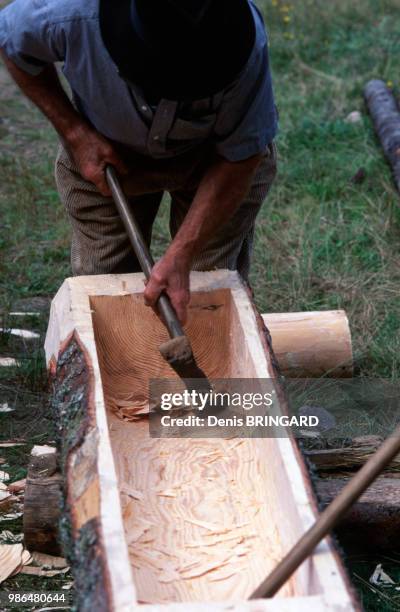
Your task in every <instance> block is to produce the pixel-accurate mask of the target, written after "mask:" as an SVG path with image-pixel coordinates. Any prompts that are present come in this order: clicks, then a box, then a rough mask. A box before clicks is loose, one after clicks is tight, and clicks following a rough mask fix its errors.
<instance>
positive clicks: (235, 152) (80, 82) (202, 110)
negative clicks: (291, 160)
mask: <svg viewBox="0 0 400 612" xmlns="http://www.w3.org/2000/svg"><path fill="white" fill-rule="evenodd" d="M250 5H251V9H252V12H253V16H254V20H255V23H256V40H255V44H254V48H253V50H252V53H251V55H250V58H249V60H248V62H247V64H246V66H245V68H244V69H243V70H242V72H241V73H240V75H239V76H238V78H237V79H236V80H235V82H234V83H232V84H231V85H230V86H229V87H227V88H226V89H225V90H223V91H221V92H219V93H218V94H216V95H213V96H211V97H209V98H207V99H203V100H196V101H193V102H189V103H188V102H186V103H182V102H176V101H171V100H165V99H161V100H160V102H159V103H158V105H157V106H156V107H154V108H152V107H151V106H150V105H149V104H148V103H147V102H146V100H145V98H144V95H143V92H142V90H141V88H139V87H137V86H135V85H128V84H127V83H126V82H125V81H124V80H123V79H122V78H121V77H120V76H119V74H118V70H117V67H116V65H115V64H114V62H113V61H112V59H111V57H110V55H109V54H108V52H107V50H106V48H105V46H104V44H103V41H102V37H101V32H100V26H99V10H98V0H15V1H14V2H12V3H11V4H9V5H8V6H7V7H6V8H4V9H3V10H2V11H1V12H0V47H2V48H3V50H4V52H5V53H6V55H7V56H8V57H9V58H10V59H11V60H12V61H13V62H14V63H15V64H16V65H17V66H18V67H19V68H21V69H22V70H25V71H26V72H28V73H30V74H32V75H37V74H40V72H41V71H42V70H43V67H44V66H45V65H46V64H49V63H54V62H62V63H63V73H64V75H65V77H66V79H67V81H68V82H69V84H70V86H71V90H72V93H73V99H74V103H75V105H76V107H77V108H78V110H79V111H80V112H81V113H82V115H84V116H85V117H86V118H87V120H88V121H89V122H90V123H91V124H92V125H93V126H94V127H95V128H96V129H97V130H98V131H99V132H100V133H101V134H103V135H104V136H106V137H108V138H110V139H111V140H114V141H116V142H118V143H122V144H124V145H126V146H128V147H130V148H132V149H133V150H134V151H135V152H137V153H140V154H142V155H147V156H151V157H153V158H163V157H174V156H176V155H179V154H181V153H184V152H187V151H189V150H191V149H194V148H195V147H196V146H199V145H202V144H204V143H205V142H212V143H214V146H215V151H216V152H217V153H218V154H219V155H221V156H222V157H223V158H225V159H227V160H230V161H240V160H243V159H247V158H249V157H251V156H253V155H256V154H258V153H262V152H263V151H264V150H265V148H266V146H267V145H268V144H269V143H270V142H271V141H272V140H273V138H274V136H275V134H276V131H277V115H276V109H275V105H274V98H273V91H272V82H271V73H270V68H269V59H268V43H267V35H266V32H265V26H264V22H263V19H262V16H261V14H260V12H259V11H258V9H257V8H256V7H255V5H254V4H252V3H251V2H250ZM238 44H240V41H238ZM132 61H135V60H134V58H133V59H132ZM139 61H140V59H139Z"/></svg>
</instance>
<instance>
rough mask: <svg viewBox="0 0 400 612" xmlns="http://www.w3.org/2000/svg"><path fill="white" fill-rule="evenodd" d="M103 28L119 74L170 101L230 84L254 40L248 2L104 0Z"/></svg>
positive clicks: (202, 94) (208, 93) (210, 92)
mask: <svg viewBox="0 0 400 612" xmlns="http://www.w3.org/2000/svg"><path fill="white" fill-rule="evenodd" d="M100 28H101V34H102V38H103V42H104V44H105V46H106V48H107V50H108V52H109V54H110V55H111V58H112V59H113V61H114V62H115V64H116V65H117V67H118V70H119V72H120V74H121V76H122V77H123V78H125V79H126V80H128V81H130V82H132V83H135V84H137V85H140V86H141V87H142V88H143V89H144V90H145V91H149V92H151V93H152V95H153V97H157V98H161V97H163V98H167V99H171V100H194V99H201V98H205V97H208V96H211V95H213V94H215V93H217V92H218V91H221V90H222V89H224V88H225V87H227V85H229V84H230V83H232V82H233V81H234V79H235V77H236V76H237V75H238V74H239V73H240V71H241V70H242V69H243V67H244V66H245V64H246V62H247V60H248V59H249V57H250V53H251V51H252V49H253V46H254V41H255V23H254V19H253V15H252V11H251V7H250V5H249V2H248V0H100Z"/></svg>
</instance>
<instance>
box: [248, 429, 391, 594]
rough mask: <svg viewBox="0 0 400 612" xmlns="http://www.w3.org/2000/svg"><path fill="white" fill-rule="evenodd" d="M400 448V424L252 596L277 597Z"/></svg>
mask: <svg viewBox="0 0 400 612" xmlns="http://www.w3.org/2000/svg"><path fill="white" fill-rule="evenodd" d="M399 452H400V425H399V426H398V427H397V428H396V430H395V431H394V432H393V434H392V435H391V436H390V437H389V438H387V439H386V440H385V442H384V443H383V444H382V446H381V447H380V448H379V449H378V450H377V451H376V453H375V454H374V455H373V456H372V457H371V458H370V459H369V461H367V463H366V464H365V465H364V466H363V467H362V468H361V469H360V471H359V472H357V474H356V475H355V476H354V477H353V478H352V479H351V480H350V481H349V482H348V484H347V485H346V486H345V487H344V488H343V489H342V491H341V492H340V493H339V495H338V496H337V497H336V498H335V499H334V501H333V502H332V503H331V504H330V505H329V506H328V507H327V508H326V509H325V510H324V511H323V512H322V514H321V515H320V516H319V518H318V519H317V520H316V522H315V523H314V525H313V526H312V527H311V528H310V529H309V530H308V531H306V533H305V534H304V535H303V536H302V537H301V538H300V540H299V541H298V542H297V544H295V546H294V547H293V548H292V549H291V550H290V552H289V553H288V554H287V555H286V557H285V558H284V559H283V560H282V561H281V562H280V563H279V564H278V565H277V567H276V568H275V569H274V570H273V571H272V572H271V574H270V575H269V576H268V577H267V578H266V580H264V581H263V582H262V583H261V585H260V586H259V587H258V588H257V589H256V590H255V591H254V593H253V594H252V595H251V599H258V598H260V597H267V598H269V597H273V596H274V595H275V594H276V593H277V592H278V591H279V589H280V588H281V587H282V586H283V585H284V584H285V582H286V581H287V580H289V578H290V577H291V576H292V574H293V573H294V572H295V571H296V570H297V568H298V567H299V566H300V565H301V564H302V563H303V561H305V560H306V559H307V557H309V556H310V555H311V554H312V552H313V551H314V549H315V547H316V546H317V545H318V544H319V543H320V542H321V540H323V539H324V537H326V536H327V535H328V534H329V533H330V531H331V530H332V529H333V528H334V527H335V526H336V525H337V523H338V522H339V521H340V520H341V519H342V517H343V516H344V514H345V513H346V512H347V511H348V510H349V509H350V508H351V507H352V506H353V504H354V503H355V502H356V501H357V499H358V498H359V497H361V495H362V494H363V493H364V491H366V489H367V488H368V487H369V486H370V484H372V483H373V481H374V480H375V479H376V478H377V476H379V474H381V472H382V471H383V470H384V469H385V467H386V466H387V465H389V463H390V462H391V461H392V460H393V459H394V457H396V455H397V454H398V453H399Z"/></svg>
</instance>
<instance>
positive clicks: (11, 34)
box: [0, 0, 64, 75]
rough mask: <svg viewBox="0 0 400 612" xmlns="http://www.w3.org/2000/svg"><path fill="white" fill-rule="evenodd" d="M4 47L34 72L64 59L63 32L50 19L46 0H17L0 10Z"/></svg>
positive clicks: (5, 50) (0, 29)
mask: <svg viewBox="0 0 400 612" xmlns="http://www.w3.org/2000/svg"><path fill="white" fill-rule="evenodd" d="M0 47H1V48H2V49H3V51H4V53H5V54H6V55H7V57H9V58H10V59H11V60H12V61H13V62H14V63H15V64H16V65H17V66H18V67H19V68H21V69H22V70H25V71H26V72H29V73H30V74H32V75H36V74H39V73H40V72H41V71H42V70H43V68H44V66H45V65H46V64H50V63H54V62H57V61H62V60H63V55H64V53H63V49H64V41H63V36H62V32H61V31H60V28H58V27H57V24H54V23H52V24H51V23H50V22H49V16H48V7H47V2H46V0H14V2H12V3H11V4H9V5H8V6H7V7H6V8H4V9H3V10H2V11H1V12H0Z"/></svg>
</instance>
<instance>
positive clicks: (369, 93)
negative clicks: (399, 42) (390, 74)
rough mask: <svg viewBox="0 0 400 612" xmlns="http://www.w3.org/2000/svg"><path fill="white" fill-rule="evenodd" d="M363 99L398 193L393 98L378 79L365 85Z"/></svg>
mask: <svg viewBox="0 0 400 612" xmlns="http://www.w3.org/2000/svg"><path fill="white" fill-rule="evenodd" d="M364 97H365V100H366V103H367V106H368V109H369V112H370V113H371V117H372V120H373V122H374V126H375V130H376V133H377V135H378V137H379V140H380V142H381V145H382V148H383V151H384V153H385V155H386V158H387V159H388V161H389V163H390V165H391V167H392V171H393V177H394V181H395V183H396V187H397V189H398V190H399V191H400V112H399V109H398V107H397V104H396V100H395V97H394V95H393V92H392V91H391V90H390V89H389V88H388V87H387V86H386V84H385V83H384V82H383V81H381V80H379V79H373V80H372V81H369V82H368V83H367V85H366V86H365V88H364Z"/></svg>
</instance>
